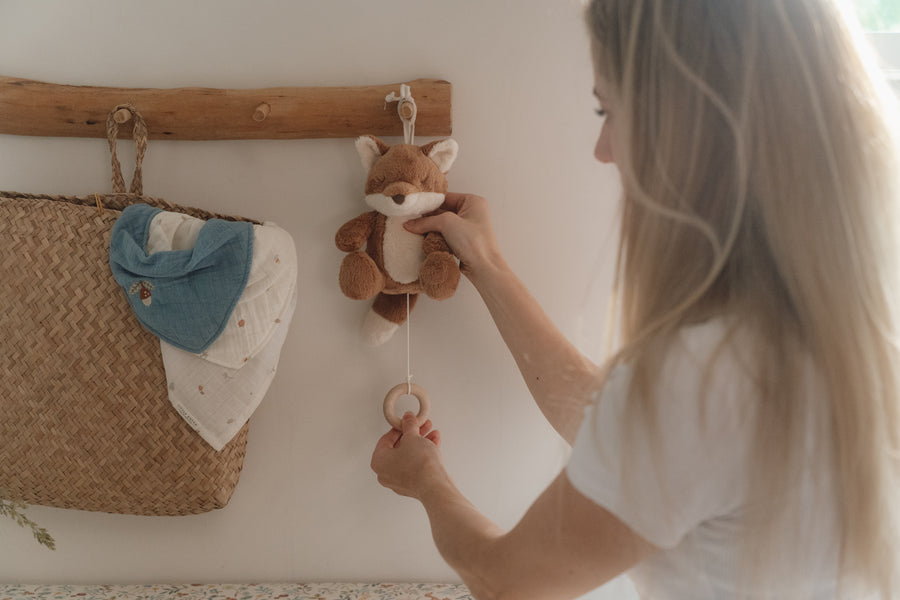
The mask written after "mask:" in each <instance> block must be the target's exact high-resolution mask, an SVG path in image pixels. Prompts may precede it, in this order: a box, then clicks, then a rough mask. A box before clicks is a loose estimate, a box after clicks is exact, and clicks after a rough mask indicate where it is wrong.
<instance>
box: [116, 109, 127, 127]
mask: <svg viewBox="0 0 900 600" xmlns="http://www.w3.org/2000/svg"><path fill="white" fill-rule="evenodd" d="M113 119H115V121H116V123H118V124H119V125H122V124H123V123H127V122H128V121H130V120H131V111H130V110H128V109H127V108H120V109H119V110H117V111H116V114H114V115H113Z"/></svg>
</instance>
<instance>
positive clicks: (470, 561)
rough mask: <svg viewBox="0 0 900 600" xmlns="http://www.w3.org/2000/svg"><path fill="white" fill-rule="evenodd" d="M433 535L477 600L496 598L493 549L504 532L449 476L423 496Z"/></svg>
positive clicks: (422, 500)
mask: <svg viewBox="0 0 900 600" xmlns="http://www.w3.org/2000/svg"><path fill="white" fill-rule="evenodd" d="M420 500H421V502H422V505H423V506H424V507H425V512H426V513H427V514H428V520H429V521H430V523H431V534H432V537H433V538H434V544H435V546H436V547H437V549H438V551H439V552H440V553H441V557H442V558H443V559H444V560H445V561H446V562H447V564H448V565H450V567H452V568H453V569H454V570H455V571H456V572H457V573H458V574H459V576H460V577H461V578H462V580H463V582H464V583H465V584H466V586H467V587H468V588H469V591H470V592H471V593H472V595H473V596H474V597H475V598H477V599H478V600H485V599H489V598H495V597H497V595H498V590H496V589H494V587H495V586H496V585H497V582H496V581H495V579H496V575H497V569H496V568H494V567H493V566H492V565H493V563H494V561H495V559H496V558H497V557H496V556H495V553H494V552H493V551H492V548H493V546H494V544H495V543H496V541H497V540H499V539H500V538H501V537H502V536H503V535H504V533H505V532H504V531H503V530H502V529H500V527H499V526H497V525H496V524H495V523H494V522H493V521H491V520H490V519H488V518H487V517H485V516H484V515H482V514H481V513H480V512H479V511H478V509H476V508H475V506H474V505H473V504H472V503H471V502H469V500H467V499H466V498H465V497H464V496H463V495H462V493H460V492H459V490H458V489H457V488H456V487H455V486H454V485H453V483H452V482H451V481H450V480H449V479H448V480H447V482H446V484H445V485H441V486H436V487H434V488H432V489H431V490H430V491H429V493H428V494H426V495H424V496H423V497H422V498H420Z"/></svg>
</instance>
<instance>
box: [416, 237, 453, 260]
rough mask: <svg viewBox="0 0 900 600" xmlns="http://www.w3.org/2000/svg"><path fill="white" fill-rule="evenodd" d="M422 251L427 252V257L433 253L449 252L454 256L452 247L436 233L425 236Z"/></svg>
mask: <svg viewBox="0 0 900 600" xmlns="http://www.w3.org/2000/svg"><path fill="white" fill-rule="evenodd" d="M422 250H423V251H424V252H425V255H426V256H427V255H429V254H431V253H432V252H448V253H450V254H453V251H452V250H450V246H449V245H448V244H447V240H445V239H444V236H442V235H441V234H440V233H438V232H436V231H432V232H430V233H427V234H425V240H424V241H423V242H422Z"/></svg>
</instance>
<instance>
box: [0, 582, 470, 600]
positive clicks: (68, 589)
mask: <svg viewBox="0 0 900 600" xmlns="http://www.w3.org/2000/svg"><path fill="white" fill-rule="evenodd" d="M0 600H473V598H472V596H471V595H469V591H468V589H466V587H465V586H464V585H461V584H447V583H284V584H194V585H152V584H148V585H10V584H0Z"/></svg>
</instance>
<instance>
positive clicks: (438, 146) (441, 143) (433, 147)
mask: <svg viewBox="0 0 900 600" xmlns="http://www.w3.org/2000/svg"><path fill="white" fill-rule="evenodd" d="M422 152H424V153H425V156H427V157H428V158H430V159H431V160H433V161H434V162H435V164H437V166H438V168H439V169H440V170H441V173H446V172H447V171H449V170H450V167H452V166H453V161H455V160H456V155H457V154H459V144H457V143H456V140H454V139H450V138H447V139H446V140H438V141H436V142H431V143H429V144H425V145H424V146H422Z"/></svg>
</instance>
